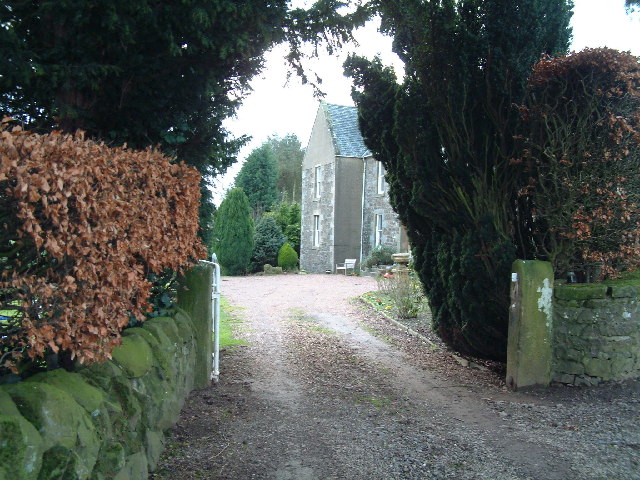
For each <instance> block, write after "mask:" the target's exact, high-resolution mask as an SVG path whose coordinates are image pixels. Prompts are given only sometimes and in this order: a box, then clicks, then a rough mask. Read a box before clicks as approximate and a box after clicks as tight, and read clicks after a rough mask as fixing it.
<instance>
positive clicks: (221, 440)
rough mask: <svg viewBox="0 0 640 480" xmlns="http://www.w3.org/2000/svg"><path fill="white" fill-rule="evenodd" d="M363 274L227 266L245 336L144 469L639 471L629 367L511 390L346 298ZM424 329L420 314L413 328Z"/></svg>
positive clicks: (462, 475) (376, 474)
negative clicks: (257, 272)
mask: <svg viewBox="0 0 640 480" xmlns="http://www.w3.org/2000/svg"><path fill="white" fill-rule="evenodd" d="M375 289H376V282H375V280H373V279H372V278H366V277H353V276H343V275H281V276H252V277H227V278H224V279H223V290H222V291H223V295H224V296H225V297H226V298H227V299H228V301H229V303H230V304H231V305H232V306H233V309H232V310H233V311H232V314H233V315H234V316H235V317H237V318H239V319H240V320H241V321H242V323H240V324H238V326H237V327H236V330H237V331H236V334H237V336H238V337H240V338H242V339H243V340H244V341H245V342H246V345H243V346H237V347H234V348H233V349H227V350H225V351H223V352H222V355H221V375H220V380H219V382H217V383H212V385H211V386H210V387H209V388H206V389H203V390H199V391H196V392H193V393H192V394H191V395H190V397H189V399H188V401H187V404H186V405H185V408H184V409H183V412H182V415H181V418H180V421H179V422H178V424H177V425H176V426H175V427H174V428H173V429H172V430H171V431H170V432H169V437H168V440H167V449H166V451H165V453H164V454H163V457H162V459H161V461H160V464H159V466H158V470H157V471H156V473H154V474H152V475H151V478H155V479H157V480H192V479H240V480H242V479H273V480H305V479H314V480H316V479H318V480H329V479H348V480H359V479H362V480H366V479H380V480H387V479H389V480H392V479H461V480H466V479H469V480H471V479H478V480H480V479H482V480H491V479H495V480H510V479H513V480H516V479H518V480H525V479H527V480H553V479H558V480H563V479H576V480H577V479H580V480H582V479H598V480H605V479H606V480H614V479H624V480H627V479H631V480H640V417H639V413H638V412H639V407H640V383H639V382H637V381H630V382H625V383H620V384H610V385H606V386H600V387H597V388H594V387H591V388H576V387H563V386H556V387H551V388H549V389H535V390H529V391H526V392H511V391H509V390H507V389H506V387H505V386H504V382H503V377H504V370H503V366H502V365H499V364H495V363H490V362H481V361H479V360H474V359H472V360H473V361H472V362H471V363H470V365H472V366H475V367H476V368H471V367H469V366H465V365H468V362H466V361H464V360H463V361H460V360H461V359H460V358H458V359H456V358H455V357H454V356H453V355H452V353H451V352H449V351H448V350H447V349H446V348H444V347H443V346H442V345H440V344H439V343H438V342H437V340H435V339H434V340H433V341H431V342H425V341H424V340H422V339H419V338H417V337H415V336H412V335H410V334H408V333H407V332H406V331H405V330H403V329H402V328H400V327H398V326H397V325H394V324H392V323H390V322H389V321H388V320H387V319H385V318H384V317H383V316H381V315H380V314H379V313H377V312H374V311H372V310H371V309H370V307H368V306H365V305H364V304H363V303H361V302H359V301H358V300H357V298H358V297H359V296H360V295H362V294H363V293H365V292H369V291H372V290H375ZM422 330H423V331H424V326H423V329H422Z"/></svg>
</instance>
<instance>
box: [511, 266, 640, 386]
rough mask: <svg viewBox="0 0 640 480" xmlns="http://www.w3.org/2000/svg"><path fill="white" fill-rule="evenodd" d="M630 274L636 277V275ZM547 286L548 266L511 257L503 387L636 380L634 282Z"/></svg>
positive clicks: (639, 305) (639, 349)
mask: <svg viewBox="0 0 640 480" xmlns="http://www.w3.org/2000/svg"><path fill="white" fill-rule="evenodd" d="M636 277H637V275H636ZM636 277H629V278H627V279H618V280H609V281H607V282H605V283H599V284H559V285H554V279H553V269H552V268H551V264H550V263H548V262H542V261H535V260H516V261H515V262H514V264H513V268H512V275H511V308H510V312H509V341H508V346H507V374H506V379H505V380H506V383H507V385H509V386H511V388H514V389H518V388H522V387H527V386H531V385H548V384H549V383H550V382H559V383H564V384H570V385H597V384H598V383H600V382H608V381H620V380H627V379H631V378H640V279H639V278H636Z"/></svg>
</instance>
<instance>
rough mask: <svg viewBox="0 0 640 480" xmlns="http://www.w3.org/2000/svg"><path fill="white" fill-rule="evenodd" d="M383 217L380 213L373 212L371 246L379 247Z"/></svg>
mask: <svg viewBox="0 0 640 480" xmlns="http://www.w3.org/2000/svg"><path fill="white" fill-rule="evenodd" d="M383 225H384V224H383V217H382V214H381V213H376V214H374V217H373V246H374V247H379V246H380V245H382V229H383Z"/></svg>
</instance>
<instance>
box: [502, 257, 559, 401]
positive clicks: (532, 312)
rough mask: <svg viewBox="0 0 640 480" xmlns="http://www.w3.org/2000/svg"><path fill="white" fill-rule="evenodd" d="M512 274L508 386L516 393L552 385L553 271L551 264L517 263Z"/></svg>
mask: <svg viewBox="0 0 640 480" xmlns="http://www.w3.org/2000/svg"><path fill="white" fill-rule="evenodd" d="M511 271H512V272H513V273H512V274H511V308H510V309H509V339H508V345H507V378H506V382H507V385H509V386H510V387H511V388H512V389H514V390H516V389H518V388H522V387H526V386H531V385H549V382H550V381H551V367H552V345H551V340H552V337H551V335H552V320H553V309H552V305H553V268H552V267H551V264H550V263H549V262H541V261H536V260H516V261H515V262H513V267H512V269H511Z"/></svg>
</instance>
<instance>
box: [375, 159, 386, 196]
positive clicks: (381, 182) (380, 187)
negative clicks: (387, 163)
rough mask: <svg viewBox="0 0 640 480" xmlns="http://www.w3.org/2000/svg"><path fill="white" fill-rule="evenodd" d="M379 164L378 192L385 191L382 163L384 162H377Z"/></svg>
mask: <svg viewBox="0 0 640 480" xmlns="http://www.w3.org/2000/svg"><path fill="white" fill-rule="evenodd" d="M377 164H378V165H377V170H376V176H377V178H378V193H384V165H382V162H377Z"/></svg>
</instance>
